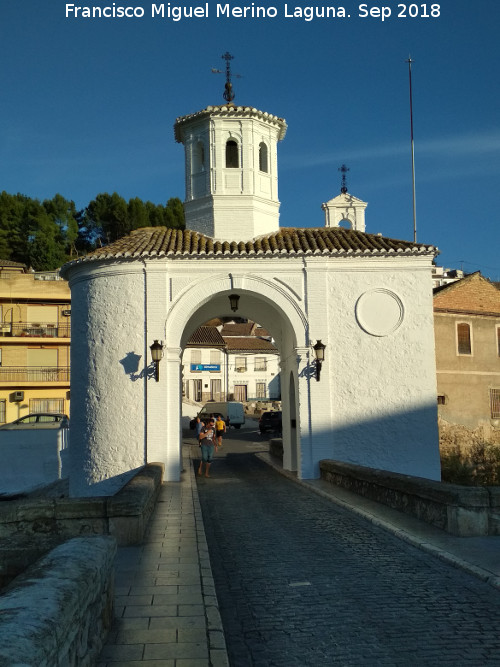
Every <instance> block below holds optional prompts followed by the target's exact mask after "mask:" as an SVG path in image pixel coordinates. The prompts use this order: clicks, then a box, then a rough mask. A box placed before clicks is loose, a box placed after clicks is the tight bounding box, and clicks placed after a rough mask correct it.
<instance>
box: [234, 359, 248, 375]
mask: <svg viewBox="0 0 500 667" xmlns="http://www.w3.org/2000/svg"><path fill="white" fill-rule="evenodd" d="M234 367H235V369H236V371H237V372H238V373H243V372H245V371H246V369H247V358H246V357H236V358H235V360H234Z"/></svg>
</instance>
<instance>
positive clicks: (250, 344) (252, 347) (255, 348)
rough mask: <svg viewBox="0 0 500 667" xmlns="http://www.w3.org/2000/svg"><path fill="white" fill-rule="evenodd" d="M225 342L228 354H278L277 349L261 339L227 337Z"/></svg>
mask: <svg viewBox="0 0 500 667" xmlns="http://www.w3.org/2000/svg"><path fill="white" fill-rule="evenodd" d="M225 341H226V344H227V351H228V352H266V353H267V354H273V353H276V354H278V350H277V348H276V347H275V346H274V345H273V344H272V343H271V342H269V341H268V340H263V339H262V338H256V337H253V336H252V337H250V336H243V337H241V338H238V337H233V336H229V337H228V338H226V339H225Z"/></svg>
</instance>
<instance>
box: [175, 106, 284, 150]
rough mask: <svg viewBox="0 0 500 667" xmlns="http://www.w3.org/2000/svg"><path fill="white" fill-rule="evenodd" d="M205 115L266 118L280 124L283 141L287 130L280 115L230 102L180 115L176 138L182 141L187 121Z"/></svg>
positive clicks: (279, 138)
mask: <svg viewBox="0 0 500 667" xmlns="http://www.w3.org/2000/svg"><path fill="white" fill-rule="evenodd" d="M204 116H224V117H229V118H239V117H241V116H243V117H245V118H248V117H249V116H251V117H253V118H258V119H259V120H265V121H267V122H270V123H272V124H276V125H278V126H279V128H280V133H279V136H278V141H281V140H282V139H283V138H284V136H285V134H286V130H287V124H286V121H285V120H284V119H283V118H279V116H274V115H273V114H272V113H267V111H259V110H258V109H256V108H255V107H249V106H241V105H236V104H233V103H232V102H230V103H229V104H221V105H216V106H208V107H206V108H205V109H202V110H201V111H196V112H195V113H192V114H189V115H187V116H180V117H179V118H177V120H176V121H175V125H174V134H175V140H176V141H178V142H179V143H180V142H182V139H183V136H182V135H183V129H184V125H185V124H186V123H189V122H190V121H192V120H194V119H201V118H203V117H204Z"/></svg>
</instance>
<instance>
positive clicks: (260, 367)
mask: <svg viewBox="0 0 500 667" xmlns="http://www.w3.org/2000/svg"><path fill="white" fill-rule="evenodd" d="M255 370H256V371H267V361H266V358H265V357H255Z"/></svg>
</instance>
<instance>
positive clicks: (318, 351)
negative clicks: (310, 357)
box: [313, 340, 326, 382]
mask: <svg viewBox="0 0 500 667" xmlns="http://www.w3.org/2000/svg"><path fill="white" fill-rule="evenodd" d="M325 348H326V345H323V343H322V342H321V341H320V340H318V341H316V345H313V350H314V354H315V355H316V380H317V381H318V382H319V378H320V375H321V366H322V364H323V362H324V360H325Z"/></svg>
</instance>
